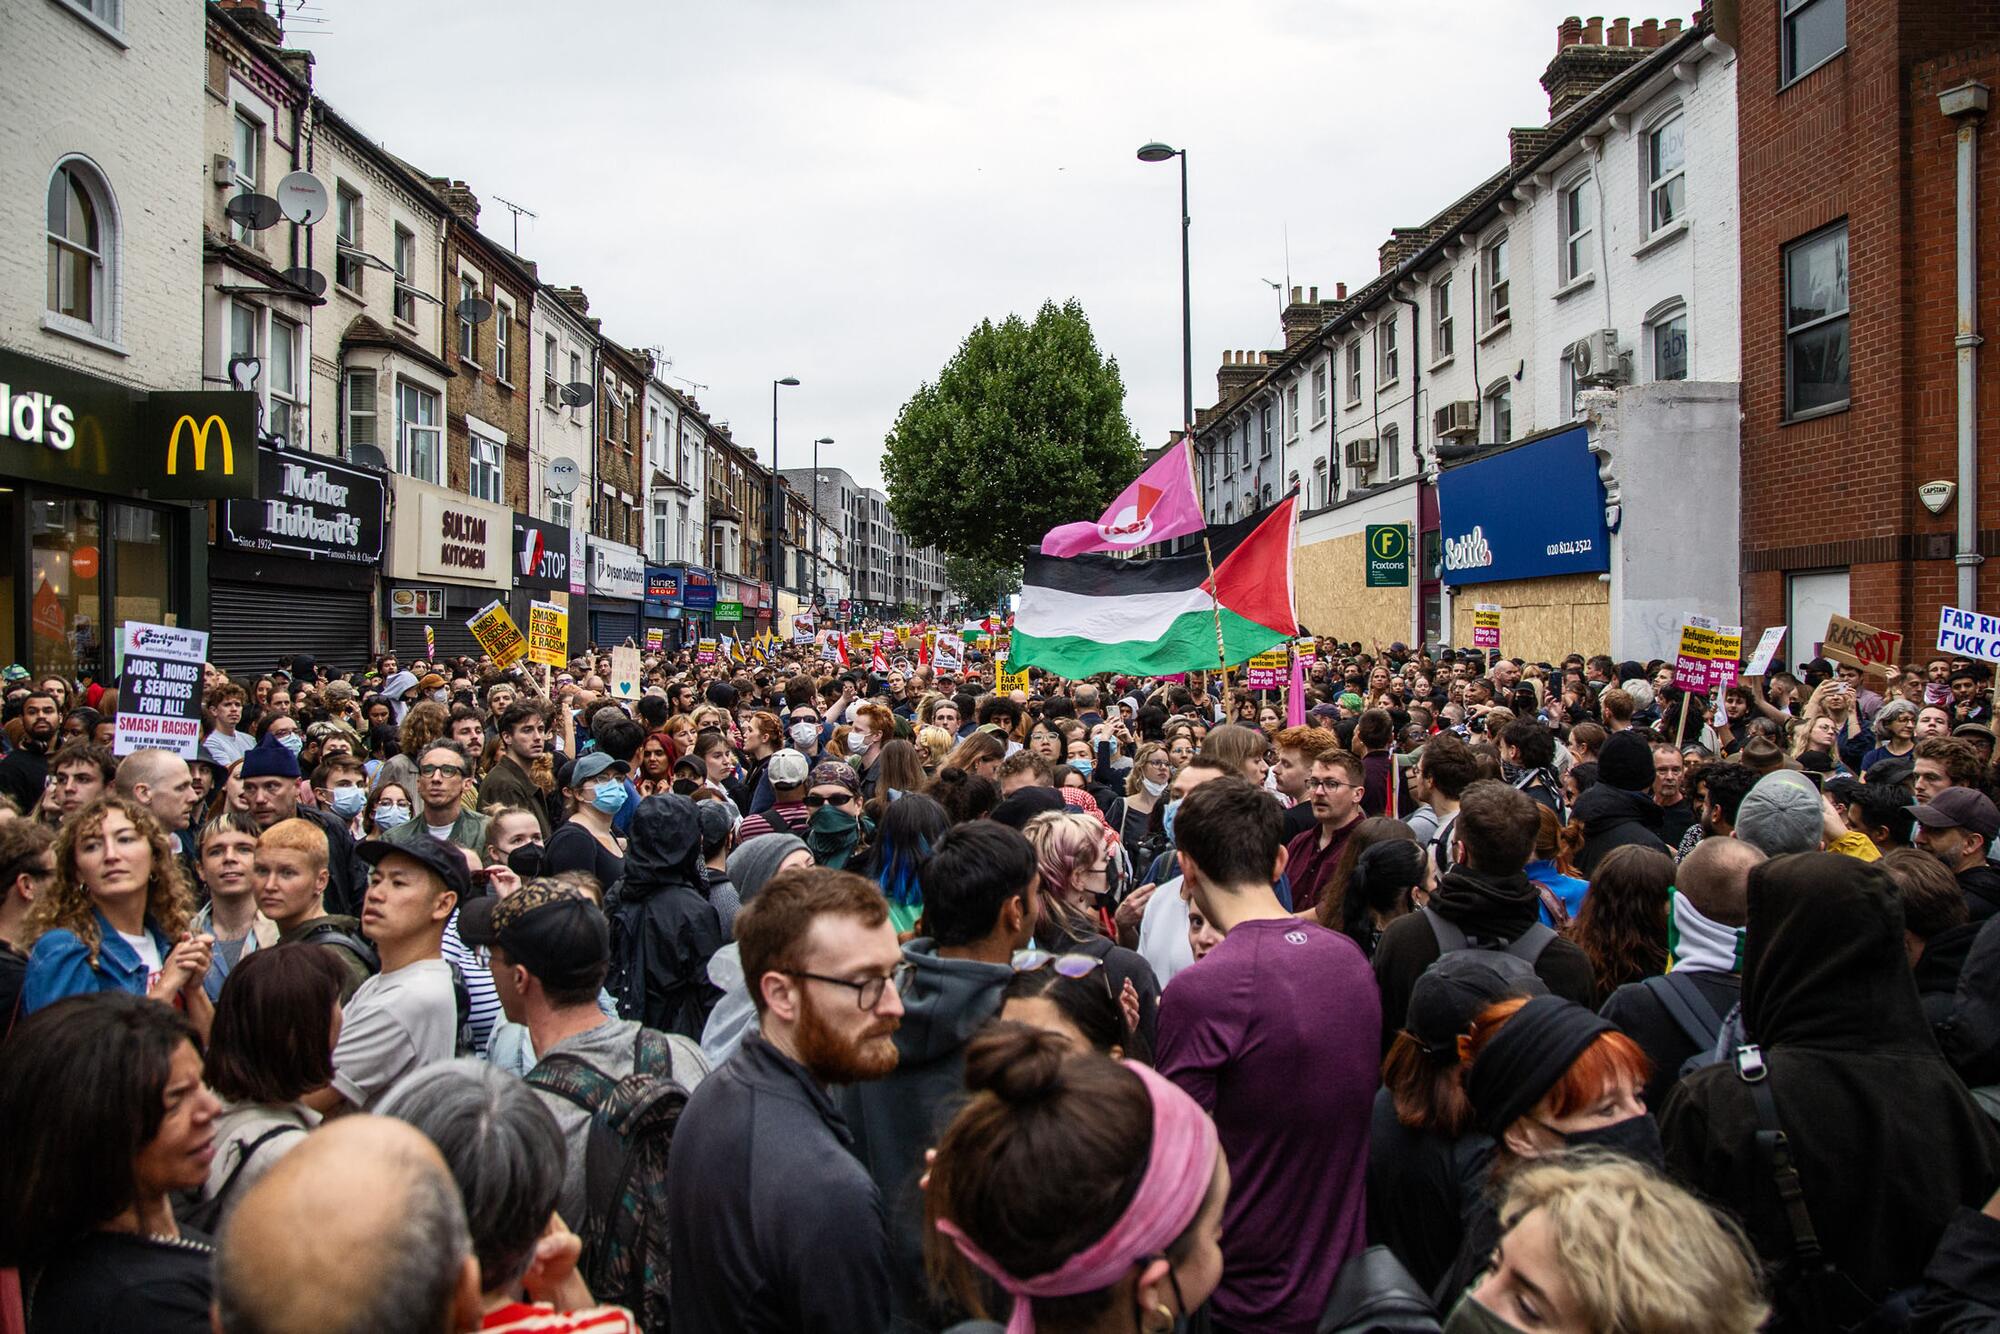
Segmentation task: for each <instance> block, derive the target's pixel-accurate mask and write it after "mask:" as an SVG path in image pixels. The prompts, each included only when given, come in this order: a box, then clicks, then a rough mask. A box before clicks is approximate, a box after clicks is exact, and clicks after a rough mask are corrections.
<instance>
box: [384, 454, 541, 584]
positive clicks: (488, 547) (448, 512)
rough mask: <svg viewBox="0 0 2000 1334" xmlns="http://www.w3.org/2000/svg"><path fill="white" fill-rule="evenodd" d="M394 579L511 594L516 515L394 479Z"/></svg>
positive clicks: (391, 546) (390, 562) (391, 551)
mask: <svg viewBox="0 0 2000 1334" xmlns="http://www.w3.org/2000/svg"><path fill="white" fill-rule="evenodd" d="M390 486H391V487H392V488H393V492H394V497H395V503H394V518H393V520H392V522H391V523H390V525H389V529H390V531H389V560H388V563H387V568H386V570H385V571H384V572H385V573H386V574H388V576H389V577H390V578H391V579H406V580H411V581H423V582H434V583H443V584H458V585H461V586H464V585H473V586H476V587H480V588H503V589H504V588H511V587H513V583H514V579H513V575H514V542H513V538H514V514H513V511H511V510H508V509H505V508H503V507H502V506H499V505H490V504H487V503H486V502H485V501H480V500H474V499H472V498H471V497H470V496H464V495H459V494H456V493H454V492H450V491H446V490H445V489H444V488H443V487H437V486H431V485H430V484H428V483H426V482H419V481H416V480H414V479H412V478H409V477H401V476H395V477H391V478H390Z"/></svg>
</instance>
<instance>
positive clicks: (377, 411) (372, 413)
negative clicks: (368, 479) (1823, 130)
mask: <svg viewBox="0 0 2000 1334" xmlns="http://www.w3.org/2000/svg"><path fill="white" fill-rule="evenodd" d="M363 383H365V384H366V385H367V386H368V406H367V407H365V408H364V407H359V406H357V405H356V402H357V400H356V395H355V392H354V390H355V386H357V385H360V384H363ZM340 401H341V410H342V412H343V413H344V414H345V418H346V419H345V420H344V421H343V422H342V423H341V431H340V436H341V439H342V440H343V441H344V442H345V443H346V453H344V454H343V455H342V456H341V457H343V458H349V459H351V458H353V457H354V448H355V446H356V445H369V446H372V447H373V448H375V449H377V450H380V449H381V448H382V430H381V426H380V422H381V415H382V381H381V377H380V376H379V375H377V374H376V372H375V370H374V369H373V368H372V367H362V366H350V367H348V369H347V373H346V375H345V377H344V380H343V383H342V385H341V395H340ZM364 421H365V422H367V423H368V438H367V439H366V440H362V439H359V438H357V434H356V432H355V429H354V428H355V426H356V425H358V424H359V423H361V422H364Z"/></svg>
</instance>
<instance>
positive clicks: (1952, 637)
mask: <svg viewBox="0 0 2000 1334" xmlns="http://www.w3.org/2000/svg"><path fill="white" fill-rule="evenodd" d="M1937 644H1938V652H1939V653H1940V654H1943V655H1945V656H1947V657H1960V658H1980V659H1983V660H1984V661H1986V662H2000V616H1988V615H1986V614H1985V613H1983V612H1977V611H1963V610H1961V609H1959V608H1957V607H1944V608H1941V609H1940V610H1939V611H1938V632H1937Z"/></svg>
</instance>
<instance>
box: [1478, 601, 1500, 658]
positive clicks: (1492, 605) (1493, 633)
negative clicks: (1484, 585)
mask: <svg viewBox="0 0 2000 1334" xmlns="http://www.w3.org/2000/svg"><path fill="white" fill-rule="evenodd" d="M1472 646H1473V647H1474V648H1499V647H1500V604H1499V603H1497V602H1476V603H1474V604H1473V607H1472Z"/></svg>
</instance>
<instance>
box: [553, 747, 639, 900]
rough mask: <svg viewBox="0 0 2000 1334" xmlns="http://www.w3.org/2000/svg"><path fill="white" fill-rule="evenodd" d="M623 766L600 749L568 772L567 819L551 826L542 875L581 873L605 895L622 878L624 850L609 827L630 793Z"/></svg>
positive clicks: (624, 765)
mask: <svg viewBox="0 0 2000 1334" xmlns="http://www.w3.org/2000/svg"><path fill="white" fill-rule="evenodd" d="M627 769H628V766H627V765H626V764H625V763H624V762H623V761H620V760H615V759H613V758H612V757H611V756H610V755H607V754H606V753H605V752H603V751H601V750H593V751H591V752H590V753H589V754H588V755H585V756H583V757H581V758H580V759H578V760H577V761H576V762H575V763H574V764H572V765H570V767H569V777H568V778H567V779H566V780H565V782H564V791H565V793H566V795H567V796H568V798H569V803H568V804H569V818H568V819H566V820H564V821H563V822H562V823H561V824H559V825H557V826H556V827H555V830H554V831H553V832H552V833H550V835H549V838H548V842H547V843H546V844H545V845H544V851H543V855H542V870H543V873H544V874H545V875H555V874H557V873H558V872H562V871H583V872H585V873H587V874H589V875H592V876H595V877H596V878H597V883H598V886H599V887H600V888H601V889H603V890H604V891H606V892H607V893H608V892H609V891H610V889H611V886H612V885H614V884H616V883H617V882H618V881H619V879H620V878H622V877H623V876H624V874H625V850H624V847H623V846H622V845H621V844H620V843H619V840H618V836H617V834H615V833H614V832H612V822H613V820H615V819H616V818H617V816H618V814H619V812H621V811H623V810H624V809H625V803H626V802H627V801H628V800H629V799H630V793H631V789H630V788H629V787H628V786H627V785H626V782H625V775H626V772H627Z"/></svg>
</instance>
